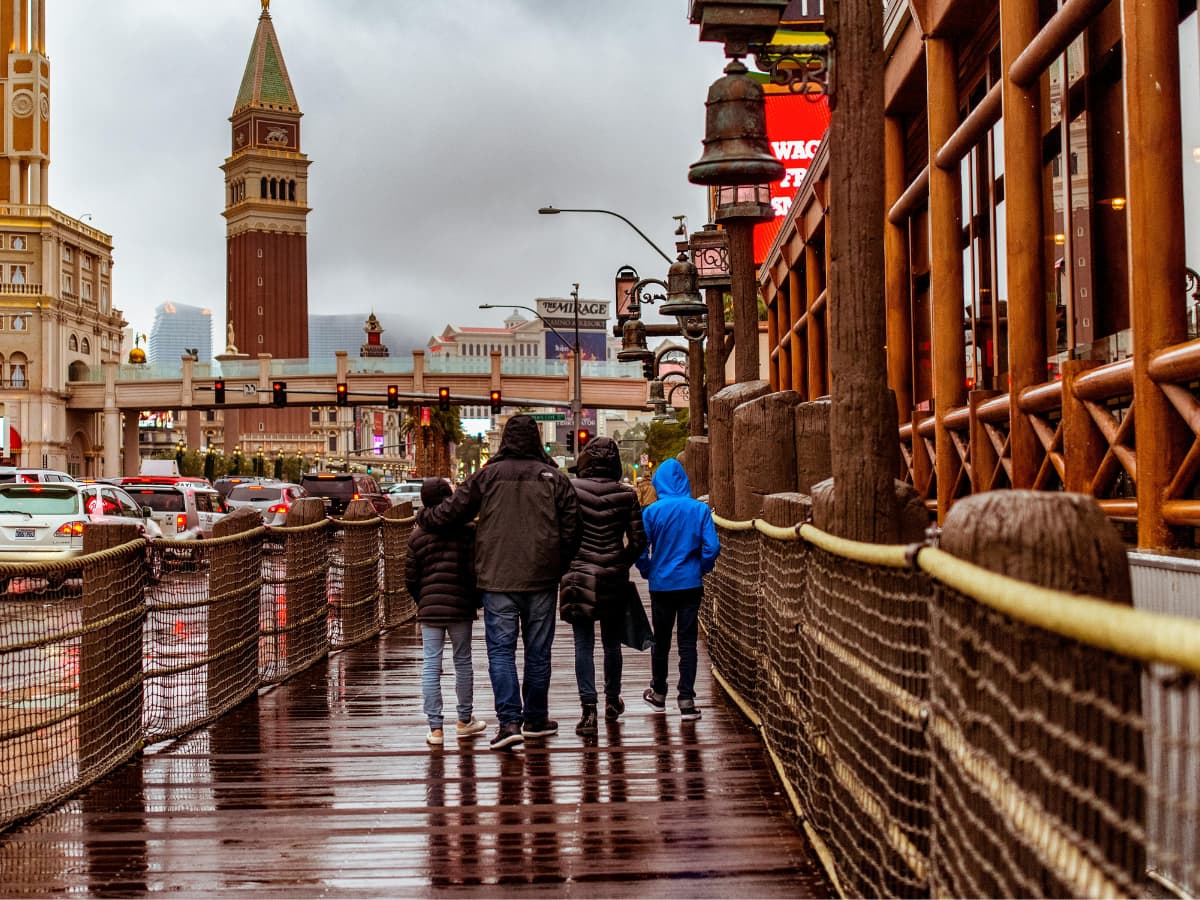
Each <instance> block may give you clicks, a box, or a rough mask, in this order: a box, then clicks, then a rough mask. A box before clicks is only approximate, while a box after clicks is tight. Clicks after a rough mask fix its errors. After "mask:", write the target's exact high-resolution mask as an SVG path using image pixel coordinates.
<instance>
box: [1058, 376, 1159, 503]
mask: <svg viewBox="0 0 1200 900" xmlns="http://www.w3.org/2000/svg"><path fill="white" fill-rule="evenodd" d="M1100 365H1101V363H1100V362H1098V361H1095V360H1080V359H1072V360H1068V361H1067V362H1065V363H1063V367H1062V376H1063V377H1062V429H1063V463H1064V469H1065V470H1066V478H1065V479H1064V484H1063V487H1065V488H1066V489H1067V490H1068V491H1071V492H1072V493H1075V494H1091V493H1092V478H1093V477H1095V475H1096V470H1097V469H1098V468H1099V466H1100V461H1101V460H1102V459H1103V458H1104V452H1105V450H1107V449H1108V442H1107V441H1106V440H1105V439H1104V435H1102V434H1101V433H1100V429H1098V428H1097V427H1096V423H1095V422H1093V421H1092V417H1091V415H1090V414H1089V413H1088V411H1087V407H1085V406H1084V405H1083V401H1082V400H1080V399H1078V398H1077V397H1076V396H1075V382H1076V381H1077V380H1078V379H1079V376H1080V375H1082V374H1083V373H1084V372H1087V371H1089V370H1091V369H1095V368H1097V367H1098V366H1100ZM1136 424H1137V423H1136V422H1135V423H1134V425H1135V426H1136ZM1138 470H1139V472H1140V471H1141V467H1140V466H1139V467H1138Z"/></svg>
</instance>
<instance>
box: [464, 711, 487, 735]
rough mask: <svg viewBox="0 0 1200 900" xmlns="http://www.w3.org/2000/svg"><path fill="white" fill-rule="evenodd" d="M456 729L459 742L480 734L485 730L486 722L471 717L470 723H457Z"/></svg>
mask: <svg viewBox="0 0 1200 900" xmlns="http://www.w3.org/2000/svg"><path fill="white" fill-rule="evenodd" d="M457 728H458V739H459V740H460V741H461V740H463V739H464V738H469V737H474V736H475V735H477V734H479V732H481V731H483V730H484V729H485V728H487V722H484V721H481V720H479V719H477V718H475V717H474V716H471V721H469V722H459V723H458V725H457Z"/></svg>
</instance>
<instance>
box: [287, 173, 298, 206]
mask: <svg viewBox="0 0 1200 900" xmlns="http://www.w3.org/2000/svg"><path fill="white" fill-rule="evenodd" d="M288 199H289V200H292V201H295V199H296V180H295V179H294V178H293V179H292V180H291V181H289V182H288Z"/></svg>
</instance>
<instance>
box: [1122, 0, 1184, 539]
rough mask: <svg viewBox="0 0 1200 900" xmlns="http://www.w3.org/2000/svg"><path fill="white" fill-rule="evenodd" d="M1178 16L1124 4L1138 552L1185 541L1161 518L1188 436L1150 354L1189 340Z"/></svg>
mask: <svg viewBox="0 0 1200 900" xmlns="http://www.w3.org/2000/svg"><path fill="white" fill-rule="evenodd" d="M1177 13H1178V10H1177V9H1176V8H1175V6H1174V4H1171V3H1166V2H1161V0H1160V2H1152V0H1122V2H1121V15H1122V18H1123V20H1124V26H1125V41H1124V51H1125V52H1124V61H1125V71H1124V77H1123V78H1122V85H1123V86H1124V89H1125V116H1126V121H1125V166H1126V168H1125V171H1126V179H1127V184H1128V205H1127V207H1126V213H1125V214H1126V216H1128V234H1129V299H1130V321H1131V323H1132V325H1133V400H1134V411H1135V418H1134V430H1135V440H1136V442H1137V447H1138V455H1137V495H1138V546H1139V547H1144V548H1157V549H1166V548H1169V547H1174V546H1176V545H1177V544H1178V543H1179V539H1180V536H1179V535H1178V534H1177V533H1175V532H1173V531H1172V530H1171V529H1170V528H1168V527H1167V525H1166V523H1165V522H1164V521H1163V515H1162V503H1163V500H1164V499H1166V490H1167V487H1168V485H1170V483H1171V478H1172V476H1173V475H1174V473H1175V470H1176V468H1177V467H1178V466H1179V462H1180V460H1181V459H1182V458H1183V453H1184V436H1185V434H1184V432H1185V426H1184V424H1183V422H1182V421H1181V420H1180V418H1179V417H1178V416H1177V415H1176V414H1175V412H1174V411H1173V410H1172V408H1171V404H1170V402H1169V401H1168V400H1167V398H1166V396H1165V395H1164V394H1163V392H1162V391H1161V390H1159V388H1158V387H1157V385H1155V384H1154V382H1153V381H1152V380H1151V379H1150V374H1149V372H1148V371H1147V370H1148V367H1149V364H1150V354H1151V353H1153V352H1154V351H1155V350H1159V349H1162V348H1163V347H1169V346H1171V345H1172V344H1178V343H1182V342H1183V341H1184V340H1185V339H1186V337H1187V323H1186V320H1185V308H1184V304H1185V295H1184V291H1183V283H1184V277H1183V276H1184V267H1185V265H1186V259H1185V242H1184V230H1183V173H1182V171H1181V169H1180V164H1179V161H1180V159H1182V158H1183V142H1182V135H1181V130H1180V108H1179V103H1180V96H1179V90H1180V89H1179V27H1178V26H1179V23H1178V15H1177Z"/></svg>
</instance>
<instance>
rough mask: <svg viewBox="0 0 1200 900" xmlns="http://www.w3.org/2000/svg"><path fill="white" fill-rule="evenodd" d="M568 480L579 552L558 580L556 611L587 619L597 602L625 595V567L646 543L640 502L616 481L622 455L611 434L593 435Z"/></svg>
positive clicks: (569, 617) (573, 618)
mask: <svg viewBox="0 0 1200 900" xmlns="http://www.w3.org/2000/svg"><path fill="white" fill-rule="evenodd" d="M578 469H579V477H578V478H576V479H575V481H574V482H572V484H573V486H574V488H575V493H576V495H577V496H578V497H579V518H580V521H581V522H582V524H583V534H582V537H581V541H580V545H579V552H578V553H577V554H576V555H575V559H574V561H572V563H571V569H570V571H569V572H568V573H567V575H566V576H565V577H564V578H563V580H562V584H561V585H560V595H559V603H560V613H561V615H562V617H563V619H565V620H566V621H568V622H575V621H580V622H590V621H593V620H594V619H595V618H596V616H597V613H598V612H599V609H598V606H602V605H604V604H605V603H609V602H616V601H619V600H621V599H622V598H623V597H624V585H625V583H626V582H627V581H628V580H629V567H630V566H631V565H633V564H634V562H636V561H637V558H638V557H639V556H641V555H642V551H643V550H644V549H645V548H646V535H645V532H644V531H643V530H642V507H641V504H639V503H638V499H637V493H636V492H635V491H634V490H633V488H631V487H628V486H626V485H624V484H621V480H620V479H621V455H620V451H619V449H618V447H617V444H616V442H615V441H614V440H612V439H611V438H606V437H599V438H595V439H594V440H592V442H591V443H589V444H588V445H587V447H585V448H584V450H583V452H582V453H580V454H579V464H578Z"/></svg>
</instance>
